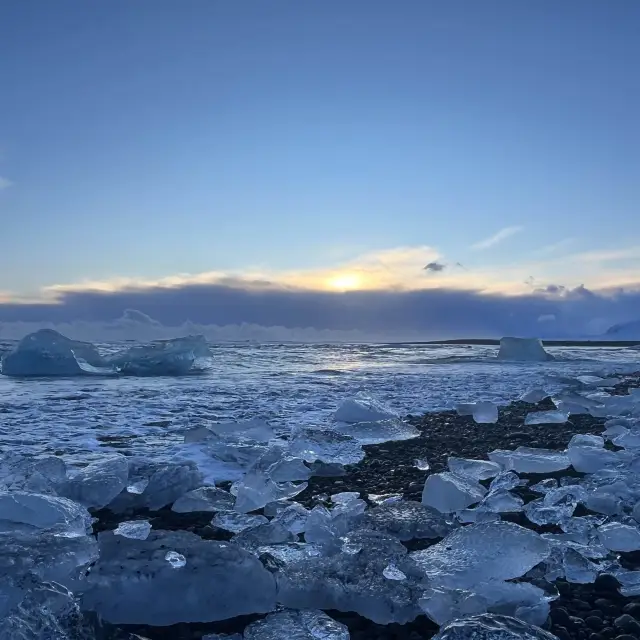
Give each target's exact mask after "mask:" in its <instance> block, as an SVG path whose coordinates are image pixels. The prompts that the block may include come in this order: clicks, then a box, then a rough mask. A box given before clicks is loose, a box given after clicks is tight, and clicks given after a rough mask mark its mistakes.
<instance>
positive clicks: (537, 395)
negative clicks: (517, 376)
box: [519, 387, 549, 404]
mask: <svg viewBox="0 0 640 640" xmlns="http://www.w3.org/2000/svg"><path fill="white" fill-rule="evenodd" d="M547 397H549V394H548V393H547V392H546V391H545V390H544V389H543V388H542V387H534V388H533V389H530V390H529V391H527V392H526V393H523V394H522V395H521V396H520V398H519V400H520V401H521V402H528V403H529V404H537V403H538V402H542V401H543V400H544V399H545V398H547Z"/></svg>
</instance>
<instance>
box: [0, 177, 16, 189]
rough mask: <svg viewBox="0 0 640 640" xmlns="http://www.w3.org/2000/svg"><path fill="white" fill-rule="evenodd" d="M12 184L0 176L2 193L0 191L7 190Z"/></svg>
mask: <svg viewBox="0 0 640 640" xmlns="http://www.w3.org/2000/svg"><path fill="white" fill-rule="evenodd" d="M12 184H13V182H11V180H7V178H3V177H2V176H0V191H2V189H7V188H8V187H10V186H11V185H12Z"/></svg>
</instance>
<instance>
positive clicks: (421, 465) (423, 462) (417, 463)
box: [413, 458, 431, 471]
mask: <svg viewBox="0 0 640 640" xmlns="http://www.w3.org/2000/svg"><path fill="white" fill-rule="evenodd" d="M413 466H414V467H415V468H416V469H417V470H418V471H429V469H430V468H431V465H430V464H429V461H428V460H427V459H426V458H416V459H415V460H414V461H413Z"/></svg>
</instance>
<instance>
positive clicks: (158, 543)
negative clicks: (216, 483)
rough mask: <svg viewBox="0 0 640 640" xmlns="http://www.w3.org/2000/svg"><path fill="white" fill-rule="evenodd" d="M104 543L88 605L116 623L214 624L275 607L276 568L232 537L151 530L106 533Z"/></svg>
mask: <svg viewBox="0 0 640 640" xmlns="http://www.w3.org/2000/svg"><path fill="white" fill-rule="evenodd" d="M98 543H99V546H100V558H99V560H98V561H97V562H96V563H95V564H94V566H93V567H92V569H91V572H90V573H89V574H88V575H87V577H86V579H85V580H84V581H83V593H82V596H81V601H82V608H83V609H85V610H88V611H95V612H96V613H97V614H98V615H100V616H101V617H102V618H104V619H105V620H106V621H108V622H111V623H112V624H149V625H157V626H165V625H166V626H168V625H172V624H177V623H180V622H213V621H216V620H225V619H227V618H233V617H235V616H240V615H248V614H252V613H268V612H270V611H272V610H273V608H274V606H275V601H276V591H275V581H274V578H273V576H272V574H271V573H269V571H267V570H266V569H265V568H264V567H263V566H262V564H261V563H260V561H259V560H258V559H257V558H256V557H255V556H254V555H252V554H251V553H249V552H248V551H246V550H245V549H242V548H241V547H239V546H238V545H236V544H234V543H233V542H215V541H211V540H202V539H201V538H200V537H198V536H196V535H194V534H193V533H188V532H185V531H152V532H151V533H150V535H149V537H148V538H147V539H146V540H136V539H133V538H123V537H122V536H115V535H113V533H111V532H104V533H101V534H99V536H98ZM172 554H175V555H172ZM167 556H169V557H167Z"/></svg>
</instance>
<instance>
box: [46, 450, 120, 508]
mask: <svg viewBox="0 0 640 640" xmlns="http://www.w3.org/2000/svg"><path fill="white" fill-rule="evenodd" d="M128 479H129V462H128V461H127V458H126V457H125V456H123V455H121V454H114V455H110V456H107V457H106V458H104V459H102V460H98V461H97V462H94V463H92V464H90V465H87V466H86V467H84V468H83V469H80V471H78V473H76V474H75V475H74V476H73V477H72V478H71V479H69V480H68V481H67V482H65V483H64V484H63V485H62V486H61V487H60V488H59V489H58V493H59V494H60V495H63V496H65V497H67V498H70V499H71V500H74V501H75V502H79V503H80V504H82V505H84V506H85V507H87V508H89V509H91V508H93V509H102V508H103V507H106V506H107V505H108V504H109V503H110V502H111V501H112V500H114V499H115V498H116V497H117V496H118V495H119V494H120V492H121V491H123V490H124V489H125V487H126V486H127V481H128Z"/></svg>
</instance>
